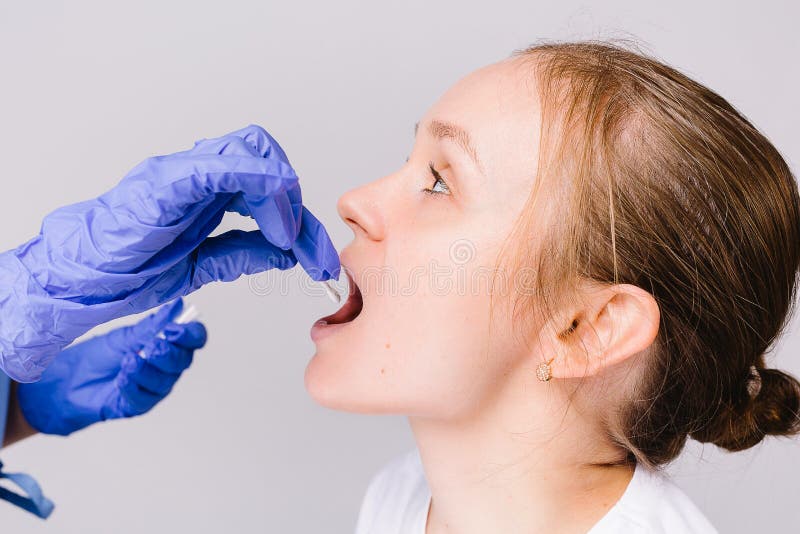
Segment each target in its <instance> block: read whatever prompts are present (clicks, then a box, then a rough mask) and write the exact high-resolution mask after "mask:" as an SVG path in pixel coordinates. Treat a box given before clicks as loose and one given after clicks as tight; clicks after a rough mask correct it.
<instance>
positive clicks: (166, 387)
mask: <svg viewBox="0 0 800 534" xmlns="http://www.w3.org/2000/svg"><path fill="white" fill-rule="evenodd" d="M180 376H181V375H180V374H172V373H165V372H164V371H161V370H160V369H158V368H157V367H155V366H152V365H150V364H149V362H146V363H145V364H144V365H143V366H142V368H141V369H139V372H137V373H136V374H135V375H132V376H131V377H130V380H131V383H135V384H136V385H137V386H138V388H139V389H140V390H143V391H145V392H149V393H155V394H156V395H161V396H162V397H164V396H166V395H167V394H168V393H169V392H170V391H172V386H174V385H175V382H177V381H178V378H180Z"/></svg>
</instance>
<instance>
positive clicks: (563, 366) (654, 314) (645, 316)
mask: <svg viewBox="0 0 800 534" xmlns="http://www.w3.org/2000/svg"><path fill="white" fill-rule="evenodd" d="M581 297H582V303H583V304H584V307H583V308H582V309H578V310H573V312H572V314H570V315H569V316H568V317H572V321H571V322H570V323H569V324H567V325H559V326H560V327H559V328H557V329H556V330H555V332H556V335H555V336H554V338H552V340H551V341H552V343H551V346H552V347H555V350H556V353H555V354H552V355H551V356H550V357H553V361H552V362H551V363H550V369H551V371H552V376H553V378H580V377H584V376H592V375H596V374H597V373H599V372H601V371H602V370H604V369H606V368H608V367H610V366H612V365H615V364H618V363H621V362H623V361H625V360H627V359H628V358H630V357H631V356H633V355H634V354H637V353H639V352H641V351H643V350H645V349H646V348H648V347H649V346H650V345H651V344H652V343H653V340H654V339H655V338H656V335H657V334H658V327H659V321H660V318H661V315H660V311H659V309H658V304H657V303H656V301H655V298H653V296H652V295H651V294H650V293H648V292H647V291H645V290H644V289H642V288H640V287H637V286H634V285H631V284H616V285H613V286H602V287H598V286H596V285H595V286H592V287H589V286H586V289H585V290H582V291H581ZM547 359H548V360H549V359H550V358H547Z"/></svg>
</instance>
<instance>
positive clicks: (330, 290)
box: [320, 280, 342, 304]
mask: <svg viewBox="0 0 800 534" xmlns="http://www.w3.org/2000/svg"><path fill="white" fill-rule="evenodd" d="M320 283H321V284H322V288H323V289H324V290H325V294H326V295H328V298H329V299H331V301H333V303H334V304H339V303H340V302H341V301H342V297H341V295H339V292H338V291H336V287H335V286H334V285H333V281H332V280H325V281H324V282H320Z"/></svg>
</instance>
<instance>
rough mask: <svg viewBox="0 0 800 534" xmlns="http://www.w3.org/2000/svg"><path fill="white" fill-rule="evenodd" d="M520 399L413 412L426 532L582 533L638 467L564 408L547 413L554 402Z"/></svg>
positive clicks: (412, 418) (577, 416) (624, 485)
mask: <svg viewBox="0 0 800 534" xmlns="http://www.w3.org/2000/svg"><path fill="white" fill-rule="evenodd" d="M508 400H509V399H506V401H508ZM520 400H521V399H519V398H517V399H514V401H513V403H509V402H497V403H496V404H495V407H496V409H481V411H480V413H479V414H475V415H472V416H471V417H467V418H462V419H458V420H452V419H449V420H447V421H443V420H441V419H428V418H420V417H410V418H409V422H410V424H411V429H412V431H413V433H414V436H415V439H416V442H417V446H418V448H419V451H420V456H421V458H422V463H423V466H424V469H425V476H426V479H427V481H428V485H429V487H430V490H431V495H432V500H431V508H430V513H429V516H428V528H427V531H426V534H440V533H445V532H446V533H453V534H471V533H485V532H503V533H509V534H511V533H515V532H525V533H537V532H542V533H544V532H547V533H548V534H552V533H556V532H558V533H572V532H586V531H588V530H589V529H590V528H591V527H592V525H594V524H595V523H597V521H599V520H600V518H602V516H603V515H605V514H606V512H608V510H609V509H610V508H611V507H612V506H613V505H614V503H616V502H617V501H618V500H619V498H620V496H621V495H622V494H623V493H624V491H625V489H626V488H627V485H628V483H629V482H630V479H631V477H632V475H633V467H632V466H630V465H620V463H619V457H620V454H619V451H618V450H616V449H615V448H614V447H612V446H610V444H609V445H608V446H605V445H596V444H598V443H603V442H605V440H604V439H601V436H602V435H601V434H599V433H598V432H599V431H598V430H596V429H593V428H592V427H591V425H590V424H588V423H587V421H586V420H582V419H581V417H580V416H579V415H578V414H576V413H575V412H572V411H570V410H569V408H564V406H566V405H564V406H562V407H561V410H560V411H559V410H557V409H556V410H552V409H551V412H552V413H545V410H543V409H542V408H541V406H542V405H547V404H552V403H548V402H546V401H545V402H541V401H542V399H538V401H539V402H538V403H533V402H528V403H523V402H520ZM551 400H552V399H551ZM532 404H539V406H538V407H536V406H533V405H532ZM500 406H504V407H505V409H504V410H500V409H499V407H500ZM508 406H516V407H517V409H516V410H512V411H509V410H508V409H507V407H508ZM565 409H566V413H565V411H564V410H565Z"/></svg>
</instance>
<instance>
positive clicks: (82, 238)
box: [0, 126, 340, 382]
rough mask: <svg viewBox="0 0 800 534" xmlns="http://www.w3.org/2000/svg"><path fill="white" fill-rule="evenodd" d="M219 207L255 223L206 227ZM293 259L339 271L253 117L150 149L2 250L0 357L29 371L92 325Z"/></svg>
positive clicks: (324, 273)
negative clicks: (209, 134) (92, 193)
mask: <svg viewBox="0 0 800 534" xmlns="http://www.w3.org/2000/svg"><path fill="white" fill-rule="evenodd" d="M226 211H236V212H238V213H241V214H243V215H249V216H252V217H253V218H254V219H255V220H256V222H257V223H258V226H259V229H260V230H261V231H260V232H259V231H257V230H256V231H252V232H243V231H240V230H233V231H230V232H227V233H224V234H222V235H219V236H215V237H208V235H209V233H211V232H212V231H213V230H214V229H215V228H216V227H217V225H218V224H219V222H220V220H221V219H222V216H223V215H224V213H225V212H226ZM298 261H299V263H300V265H302V267H303V268H304V269H305V270H306V271H307V272H308V273H309V274H310V275H311V277H312V278H313V279H315V280H326V279H328V278H331V277H337V276H338V274H339V267H340V266H339V257H338V255H337V253H336V250H335V249H334V247H333V244H332V243H331V241H330V238H329V237H328V234H327V233H326V231H325V229H324V228H323V226H322V224H320V222H319V221H318V220H317V219H316V218H315V217H314V216H313V215H312V214H311V212H309V211H308V210H307V209H306V208H305V207H303V206H302V199H301V195H300V187H299V185H298V181H297V175H296V174H295V172H294V171H293V170H292V167H291V165H290V164H289V161H288V160H287V158H286V154H285V153H284V152H283V150H282V149H281V147H280V146H279V145H278V143H277V142H276V141H275V140H274V139H273V138H272V137H271V136H270V135H269V134H268V133H267V132H266V131H264V130H263V129H262V128H260V127H258V126H249V127H247V128H244V129H243V130H240V131H237V132H233V133H231V134H229V135H226V136H223V137H220V138H217V139H207V140H203V141H199V142H197V143H196V144H195V146H194V148H192V149H191V150H188V151H185V152H179V153H177V154H172V155H169V156H159V157H154V158H150V159H148V160H145V161H144V162H143V163H141V164H140V165H138V166H137V167H135V168H134V169H133V170H132V171H131V172H130V173H129V174H128V175H127V176H126V177H125V178H124V179H123V180H122V181H121V182H120V183H119V185H117V186H116V187H115V188H114V189H112V190H111V191H109V192H107V193H106V194H104V195H102V196H100V197H98V198H96V199H94V200H89V201H86V202H80V203H78V204H73V205H70V206H65V207H63V208H60V209H57V210H56V211H54V212H53V213H51V214H49V215H48V216H47V217H45V219H44V222H43V223H42V228H41V230H40V233H39V235H38V236H36V237H35V238H33V239H32V240H30V241H29V242H27V243H25V244H24V245H22V246H20V247H18V248H17V249H16V250H13V251H9V252H6V253H3V254H0V368H2V369H3V370H4V371H5V372H6V373H7V374H8V375H9V376H10V377H11V378H13V379H14V380H16V381H18V382H31V381H35V380H37V379H38V378H39V377H40V376H41V374H42V372H43V371H44V370H45V368H47V366H48V364H49V363H50V361H51V360H52V359H53V358H54V357H55V355H56V354H58V353H59V352H60V351H61V350H62V349H63V348H64V347H66V346H67V345H68V344H69V343H71V342H72V341H73V340H74V339H75V338H77V337H78V336H80V335H82V334H84V333H85V332H87V331H88V330H89V329H91V328H92V327H94V326H96V325H98V324H101V323H105V322H107V321H109V320H111V319H115V318H117V317H122V316H124V315H128V314H132V313H137V312H141V311H145V310H148V309H150V308H153V307H155V306H157V305H159V304H163V303H165V302H168V301H170V300H172V299H174V298H176V297H179V296H182V295H186V294H188V293H190V292H192V291H194V290H196V289H197V288H199V287H200V286H202V285H204V284H206V283H209V282H213V281H219V280H222V281H230V280H234V279H236V278H238V277H239V276H240V275H242V274H253V273H257V272H261V271H264V270H267V269H270V268H274V267H277V268H280V269H287V268H290V267H292V266H294V265H295V263H297V262H298Z"/></svg>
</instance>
